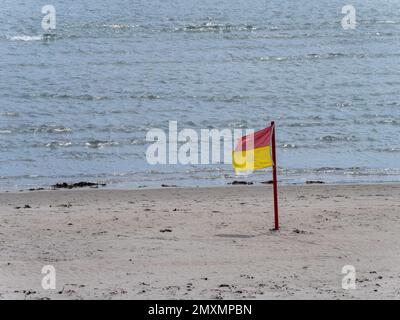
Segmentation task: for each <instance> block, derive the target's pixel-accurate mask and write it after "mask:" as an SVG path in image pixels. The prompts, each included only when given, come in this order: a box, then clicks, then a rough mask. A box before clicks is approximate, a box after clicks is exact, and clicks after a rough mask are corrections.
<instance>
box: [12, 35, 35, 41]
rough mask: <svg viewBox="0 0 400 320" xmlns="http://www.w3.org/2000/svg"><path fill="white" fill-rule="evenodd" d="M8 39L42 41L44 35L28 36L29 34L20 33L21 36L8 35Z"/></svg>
mask: <svg viewBox="0 0 400 320" xmlns="http://www.w3.org/2000/svg"><path fill="white" fill-rule="evenodd" d="M6 39H7V40H10V41H25V42H28V41H40V40H43V36H27V35H19V36H6Z"/></svg>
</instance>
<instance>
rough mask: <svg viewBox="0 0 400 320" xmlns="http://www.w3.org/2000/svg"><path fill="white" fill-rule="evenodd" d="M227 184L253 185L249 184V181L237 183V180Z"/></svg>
mask: <svg viewBox="0 0 400 320" xmlns="http://www.w3.org/2000/svg"><path fill="white" fill-rule="evenodd" d="M228 184H231V185H252V184H254V183H253V182H251V181H239V180H234V181H232V182H229V183H228Z"/></svg>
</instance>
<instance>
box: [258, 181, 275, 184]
mask: <svg viewBox="0 0 400 320" xmlns="http://www.w3.org/2000/svg"><path fill="white" fill-rule="evenodd" d="M261 183H262V184H273V183H274V180H267V181H261Z"/></svg>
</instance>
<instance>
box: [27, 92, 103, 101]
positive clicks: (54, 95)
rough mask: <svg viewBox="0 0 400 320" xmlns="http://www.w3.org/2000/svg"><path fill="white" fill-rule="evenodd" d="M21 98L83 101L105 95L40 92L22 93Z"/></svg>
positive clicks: (100, 97)
mask: <svg viewBox="0 0 400 320" xmlns="http://www.w3.org/2000/svg"><path fill="white" fill-rule="evenodd" d="M21 98H24V99H32V98H50V99H66V100H67V99H71V100H85V101H97V100H107V99H108V97H107V96H95V95H91V94H82V95H70V94H59V93H48V92H43V93H40V94H29V93H28V94H23V95H22V96H21Z"/></svg>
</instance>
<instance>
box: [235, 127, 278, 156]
mask: <svg viewBox="0 0 400 320" xmlns="http://www.w3.org/2000/svg"><path fill="white" fill-rule="evenodd" d="M271 138H272V127H268V128H265V129H262V130H259V131H257V132H254V133H253V134H249V135H247V136H243V137H241V138H240V139H239V142H238V144H237V145H236V148H235V151H246V150H252V149H257V148H261V147H267V146H271V141H272V140H271Z"/></svg>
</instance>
